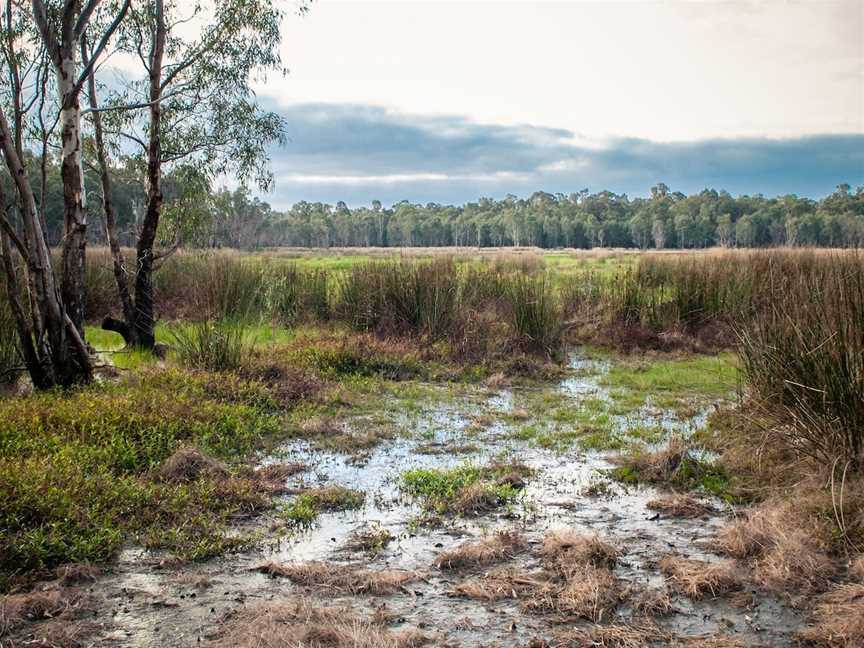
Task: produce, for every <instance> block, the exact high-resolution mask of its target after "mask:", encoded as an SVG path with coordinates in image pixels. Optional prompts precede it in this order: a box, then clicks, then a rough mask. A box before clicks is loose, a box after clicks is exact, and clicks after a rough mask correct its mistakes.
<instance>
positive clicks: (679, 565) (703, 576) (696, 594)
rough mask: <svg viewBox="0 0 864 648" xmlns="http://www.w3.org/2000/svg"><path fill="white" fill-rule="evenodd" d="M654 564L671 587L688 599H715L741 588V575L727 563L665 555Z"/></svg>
mask: <svg viewBox="0 0 864 648" xmlns="http://www.w3.org/2000/svg"><path fill="white" fill-rule="evenodd" d="M658 567H659V568H660V571H661V572H662V573H663V575H664V576H666V582H667V583H668V585H669V587H670V588H671V589H673V590H674V591H676V592H679V593H681V594H684V595H685V596H687V597H689V598H691V599H696V600H699V599H702V598H704V597H706V596H711V597H712V598H718V597H720V596H723V595H724V594H727V593H729V592H732V591H735V590H737V589H740V588H741V577H740V575H739V573H738V571H737V570H736V568H735V566H734V565H733V564H732V563H730V562H717V563H709V562H705V561H704V560H691V559H684V558H681V557H680V556H667V557H665V558H662V559H661V560H660V562H659V563H658Z"/></svg>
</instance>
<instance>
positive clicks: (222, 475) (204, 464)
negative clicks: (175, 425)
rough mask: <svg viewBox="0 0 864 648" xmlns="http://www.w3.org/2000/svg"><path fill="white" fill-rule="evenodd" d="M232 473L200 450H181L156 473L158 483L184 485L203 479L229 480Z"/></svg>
mask: <svg viewBox="0 0 864 648" xmlns="http://www.w3.org/2000/svg"><path fill="white" fill-rule="evenodd" d="M229 475H230V473H229V472H228V468H226V467H225V465H224V464H223V463H221V462H219V461H217V460H216V459H213V458H212V457H208V456H207V455H205V454H204V453H203V452H201V451H200V450H199V449H198V448H193V447H187V448H180V449H179V450H177V451H176V452H174V454H172V455H171V456H170V457H168V459H166V460H165V463H163V464H162V465H161V466H160V467H159V468H158V469H157V470H156V472H155V475H154V478H155V480H156V481H160V482H168V483H172V484H184V483H190V482H194V481H197V480H198V479H199V478H201V477H209V478H211V479H216V480H220V479H227V478H228V477H229Z"/></svg>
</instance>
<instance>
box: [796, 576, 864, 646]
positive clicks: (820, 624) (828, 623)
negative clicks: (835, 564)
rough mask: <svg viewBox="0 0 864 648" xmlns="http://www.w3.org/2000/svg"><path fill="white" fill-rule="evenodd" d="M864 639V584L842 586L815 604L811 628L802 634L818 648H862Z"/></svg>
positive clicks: (806, 642) (818, 599)
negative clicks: (863, 639)
mask: <svg viewBox="0 0 864 648" xmlns="http://www.w3.org/2000/svg"><path fill="white" fill-rule="evenodd" d="M862 637H864V584H859V583H847V584H845V585H838V586H837V587H835V588H834V589H832V590H831V591H830V592H826V593H825V594H822V595H821V596H819V597H818V598H816V600H815V605H814V608H813V615H812V619H811V625H810V626H809V627H807V628H805V629H804V630H802V631H801V632H800V633H799V634H798V638H799V639H800V640H801V641H803V642H804V643H805V644H807V645H810V646H817V647H818V648H860V646H861V644H862Z"/></svg>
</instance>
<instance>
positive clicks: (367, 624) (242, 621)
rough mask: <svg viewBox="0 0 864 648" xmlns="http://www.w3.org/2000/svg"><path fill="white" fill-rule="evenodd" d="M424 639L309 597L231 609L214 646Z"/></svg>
mask: <svg viewBox="0 0 864 648" xmlns="http://www.w3.org/2000/svg"><path fill="white" fill-rule="evenodd" d="M423 643H425V638H424V637H423V635H421V634H420V633H419V632H416V631H411V630H405V631H401V632H394V631H391V630H388V629H387V628H386V627H384V626H383V625H381V624H380V623H376V622H374V621H372V620H369V619H365V618H362V617H360V616H358V615H357V613H356V610H354V609H352V608H347V607H320V606H316V605H313V604H312V603H311V602H309V601H300V602H295V603H268V604H261V605H256V606H252V607H249V608H246V609H244V610H242V611H241V612H239V613H237V614H234V615H232V616H231V617H230V618H229V619H227V620H226V622H225V623H224V624H223V625H222V627H221V628H220V630H219V633H218V635H217V637H216V640H215V643H214V644H213V645H214V646H216V647H217V648H218V647H222V648H259V647H260V646H296V648H319V647H321V646H328V647H330V648H416V647H417V646H420V645H422V644H423Z"/></svg>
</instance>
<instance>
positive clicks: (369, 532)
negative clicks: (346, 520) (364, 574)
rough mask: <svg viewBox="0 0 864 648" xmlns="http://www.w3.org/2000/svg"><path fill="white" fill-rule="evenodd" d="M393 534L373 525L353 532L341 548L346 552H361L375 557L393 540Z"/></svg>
mask: <svg viewBox="0 0 864 648" xmlns="http://www.w3.org/2000/svg"><path fill="white" fill-rule="evenodd" d="M393 537H394V536H393V534H392V533H390V531H388V530H387V529H385V528H383V527H381V526H378V525H377V524H373V525H371V526H368V527H366V528H363V529H358V530H356V531H353V532H352V533H351V535H350V536H349V537H348V540H347V541H346V542H345V545H344V546H343V550H345V551H348V552H354V551H362V552H364V553H367V554H370V555H373V556H375V555H377V554H379V553H381V551H382V550H383V549H384V547H386V546H387V545H388V544H390V542H391V541H392V540H393Z"/></svg>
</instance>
